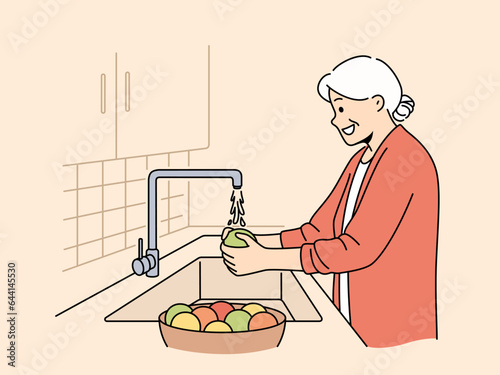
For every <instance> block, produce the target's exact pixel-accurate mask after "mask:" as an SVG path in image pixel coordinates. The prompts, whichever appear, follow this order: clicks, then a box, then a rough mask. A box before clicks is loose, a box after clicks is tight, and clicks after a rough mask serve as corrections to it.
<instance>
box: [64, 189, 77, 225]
mask: <svg viewBox="0 0 500 375" xmlns="http://www.w3.org/2000/svg"><path fill="white" fill-rule="evenodd" d="M63 204H64V208H63V215H64V217H63V218H64V219H66V218H68V217H74V216H76V190H75V191H67V192H65V193H63Z"/></svg>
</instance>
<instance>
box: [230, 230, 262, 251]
mask: <svg viewBox="0 0 500 375" xmlns="http://www.w3.org/2000/svg"><path fill="white" fill-rule="evenodd" d="M238 233H241V234H246V235H248V236H250V237H251V238H252V239H253V240H254V241H257V239H256V238H255V236H254V235H253V233H252V232H250V231H249V230H247V229H242V228H237V229H233V230H232V231H231V232H229V234H228V235H227V237H226V238H225V239H224V245H226V246H229V247H248V244H247V243H246V242H245V241H244V240H242V239H239V238H238V237H236V234H238Z"/></svg>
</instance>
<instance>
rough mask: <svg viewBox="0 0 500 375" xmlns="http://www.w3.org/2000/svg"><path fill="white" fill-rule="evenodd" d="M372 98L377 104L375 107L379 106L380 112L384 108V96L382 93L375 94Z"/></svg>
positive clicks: (378, 110)
mask: <svg viewBox="0 0 500 375" xmlns="http://www.w3.org/2000/svg"><path fill="white" fill-rule="evenodd" d="M372 100H373V102H374V104H375V107H376V108H377V112H380V111H381V110H382V109H384V104H385V101H384V98H383V97H382V96H380V95H374V96H372Z"/></svg>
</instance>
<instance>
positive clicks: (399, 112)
mask: <svg viewBox="0 0 500 375" xmlns="http://www.w3.org/2000/svg"><path fill="white" fill-rule="evenodd" d="M414 107H415V102H414V101H413V99H412V98H410V97H409V96H408V95H403V96H402V97H401V101H400V102H399V104H398V106H397V107H396V109H395V110H394V112H393V113H392V117H394V119H395V120H396V121H404V120H406V119H407V118H408V116H410V115H411V113H412V112H413V108H414Z"/></svg>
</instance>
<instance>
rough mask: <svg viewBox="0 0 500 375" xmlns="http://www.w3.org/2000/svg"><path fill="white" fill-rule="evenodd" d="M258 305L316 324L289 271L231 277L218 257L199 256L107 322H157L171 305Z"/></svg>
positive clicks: (315, 312)
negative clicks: (221, 302) (221, 303)
mask: <svg viewBox="0 0 500 375" xmlns="http://www.w3.org/2000/svg"><path fill="white" fill-rule="evenodd" d="M218 300H223V301H227V302H233V303H249V302H258V303H260V304H262V305H264V306H268V307H271V308H274V309H277V310H280V311H281V312H283V314H285V316H286V319H287V321H290V322H304V321H308V322H311V321H312V322H319V321H321V320H322V318H321V315H320V314H319V312H318V310H317V309H316V307H315V306H314V304H313V303H312V301H311V300H310V298H309V297H308V296H307V294H306V293H305V291H304V289H303V288H302V286H301V285H300V283H299V281H298V280H297V278H296V276H295V275H294V273H293V272H292V271H265V272H260V273H256V274H252V275H246V276H235V275H233V274H232V273H231V272H229V270H228V269H227V268H226V266H225V265H224V263H223V260H222V258H221V257H200V258H197V259H195V260H194V261H192V262H191V263H189V264H187V265H186V266H184V267H183V268H181V269H179V270H178V271H176V272H174V273H173V274H171V275H170V276H168V277H166V278H165V279H163V280H162V281H160V282H159V283H157V284H156V285H154V286H153V287H151V288H149V289H148V290H146V291H145V292H144V293H142V294H140V295H139V296H137V297H136V298H134V299H132V300H131V301H129V302H128V303H126V304H125V305H123V306H121V307H120V308H118V309H117V310H115V311H114V312H112V313H111V314H109V315H108V316H107V317H106V318H105V321H107V322H157V321H158V316H159V315H160V313H161V312H163V311H165V310H166V309H168V308H169V307H170V306H171V305H173V304H175V303H185V304H193V303H210V302H214V301H218Z"/></svg>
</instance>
